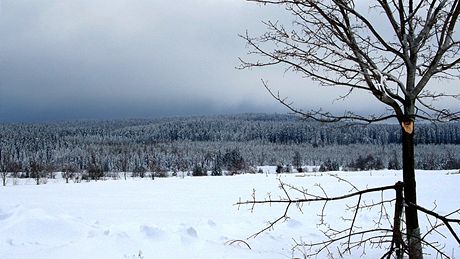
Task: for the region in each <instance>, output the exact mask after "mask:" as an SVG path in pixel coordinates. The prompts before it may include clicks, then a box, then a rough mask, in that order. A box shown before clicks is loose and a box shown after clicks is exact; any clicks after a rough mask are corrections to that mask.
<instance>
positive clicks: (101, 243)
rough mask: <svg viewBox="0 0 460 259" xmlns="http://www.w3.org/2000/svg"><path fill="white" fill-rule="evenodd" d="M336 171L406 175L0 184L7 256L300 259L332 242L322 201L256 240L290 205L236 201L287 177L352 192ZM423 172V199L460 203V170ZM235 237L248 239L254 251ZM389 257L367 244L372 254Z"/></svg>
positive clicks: (338, 207)
mask: <svg viewBox="0 0 460 259" xmlns="http://www.w3.org/2000/svg"><path fill="white" fill-rule="evenodd" d="M265 170H266V171H267V170H268V169H267V168H265ZM273 171H274V169H273ZM331 174H338V175H339V176H340V177H342V178H344V179H347V180H348V181H350V182H351V183H353V184H354V185H355V186H357V187H358V188H365V187H375V186H380V185H389V184H394V183H395V182H396V181H397V180H399V179H400V178H401V176H400V172H398V171H376V172H333V173H324V174H321V173H307V174H305V175H299V174H282V175H280V176H277V175H275V174H257V175H237V176H226V177H186V178H184V179H182V178H180V177H177V178H176V177H170V178H163V179H155V180H154V181H152V180H149V179H142V180H140V179H129V180H127V181H125V180H117V181H115V180H109V181H98V182H89V183H87V182H82V183H78V184H76V183H73V182H72V183H69V184H65V183H63V182H61V183H48V184H46V185H40V186H36V185H8V186H6V187H0V258H1V259H10V258H12V259H20V258H47V259H52V258H56V259H58V258H111V259H113V258H130V259H131V258H132V259H134V258H145V259H147V258H264V259H266V258H292V256H293V254H292V251H291V247H292V246H293V244H294V240H296V241H300V240H302V241H307V242H309V241H319V240H323V239H324V237H323V236H322V234H321V232H319V230H318V228H321V227H318V223H319V217H318V214H319V212H320V210H321V206H320V205H315V204H310V205H306V206H304V207H303V214H302V213H301V212H299V211H298V210H297V209H296V208H293V209H292V210H291V212H290V213H289V216H290V217H291V219H290V220H288V221H286V222H284V223H281V224H278V225H276V226H275V228H274V229H273V230H271V231H268V232H265V233H263V234H261V235H259V236H258V237H257V238H255V239H253V238H251V239H248V240H246V238H247V237H249V236H250V235H252V234H254V233H255V232H257V231H258V230H260V229H262V228H263V227H265V226H266V223H267V221H270V220H274V219H276V218H277V217H278V216H280V215H282V213H283V207H282V206H276V205H272V206H268V205H260V206H256V207H255V210H254V211H253V212H251V211H250V209H251V208H250V207H249V206H247V207H238V206H235V205H234V204H235V203H236V202H237V201H238V200H239V199H240V198H241V199H242V200H246V199H250V198H251V195H252V193H253V190H255V191H256V197H258V198H260V199H263V198H265V197H267V193H270V196H271V197H273V198H276V197H278V195H280V194H281V190H279V189H278V188H277V186H278V185H279V182H278V178H280V179H281V180H282V181H284V182H288V183H292V184H295V185H296V186H302V187H305V188H310V189H311V190H312V191H315V192H317V191H319V190H320V189H319V188H318V187H315V184H318V183H319V184H321V186H322V188H324V189H325V190H326V191H327V193H328V195H330V196H332V195H338V194H344V193H347V192H348V191H350V189H351V187H350V185H348V184H347V183H345V182H339V181H338V179H337V178H335V177H333V176H331ZM299 176H304V177H299ZM417 177H418V178H417V181H418V182H417V183H418V190H419V194H418V199H419V203H420V204H421V205H422V206H425V207H428V208H433V207H434V202H436V205H437V208H436V211H437V212H439V213H441V214H444V213H448V212H451V211H452V210H454V209H457V208H460V195H459V194H458V193H459V192H458V186H459V184H460V175H459V174H448V172H447V171H438V172H429V171H418V172H417ZM387 195H389V196H391V195H392V193H391V192H389V193H388V194H387ZM378 198H379V195H377V196H373V197H368V198H367V199H368V200H369V201H371V200H374V199H375V200H378ZM355 202H356V199H354V200H349V201H348V202H347V204H349V205H353V204H354V203H355ZM344 206H345V204H343V203H330V204H328V206H327V207H326V211H325V212H326V213H325V214H326V220H327V222H328V223H329V224H331V227H338V228H339V227H340V226H344V224H346V222H344V221H343V220H341V218H342V217H343V216H345V213H344V211H343V208H344ZM376 212H377V211H376ZM377 218H378V215H377V214H376V213H374V212H372V211H371V212H367V211H364V212H363V213H360V214H359V216H358V218H357V222H359V224H360V225H362V226H371V225H372V224H373V223H372V222H373V221H374V220H376V219H377ZM421 219H422V224H423V226H422V232H424V231H425V230H426V227H427V223H426V219H425V217H421ZM434 238H435V240H436V241H439V242H441V243H446V248H445V249H444V250H445V251H446V252H447V253H448V254H449V255H451V256H453V257H454V258H460V248H459V246H458V245H456V243H455V241H454V240H453V238H451V237H448V238H447V239H443V238H442V237H440V236H439V235H436V236H435V237H434ZM232 240H245V241H246V242H247V244H248V245H249V246H250V248H251V249H249V248H248V246H247V245H246V244H245V243H243V242H231V241H232ZM298 255H299V254H297V256H298ZM360 255H361V252H359V253H358V252H357V253H356V254H352V255H348V257H349V258H356V257H358V256H360ZM381 255H382V252H381V251H379V250H376V249H370V248H367V249H366V255H365V256H364V257H365V258H380V256H381ZM320 258H322V257H320ZM428 258H430V257H428Z"/></svg>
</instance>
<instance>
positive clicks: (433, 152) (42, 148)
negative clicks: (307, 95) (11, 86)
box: [0, 114, 460, 177]
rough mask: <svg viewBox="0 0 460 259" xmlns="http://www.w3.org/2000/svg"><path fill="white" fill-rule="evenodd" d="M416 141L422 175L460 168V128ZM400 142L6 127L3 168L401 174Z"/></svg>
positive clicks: (378, 129) (311, 134)
mask: <svg viewBox="0 0 460 259" xmlns="http://www.w3.org/2000/svg"><path fill="white" fill-rule="evenodd" d="M416 141H417V144H418V145H417V148H416V152H417V155H416V158H417V162H416V167H417V168H418V169H455V168H459V167H460V152H459V151H460V145H459V144H460V124H459V123H449V124H424V125H419V126H418V128H417V129H416ZM399 142H400V129H399V126H398V125H394V124H374V125H357V124H353V125H352V124H320V123H317V122H312V121H304V120H299V119H298V117H294V116H290V115H277V114H270V115H268V114H243V115H221V116H207V117H186V118H165V119H152V120H114V121H64V122H53V123H37V124H33V123H3V124H0V157H1V167H0V168H1V171H2V172H10V173H13V174H16V175H15V176H18V177H34V174H35V175H36V174H38V173H41V174H44V175H46V174H47V173H52V172H93V173H94V174H96V175H97V176H103V175H104V174H107V173H108V172H135V174H137V175H140V176H144V173H145V172H156V173H157V174H159V175H161V172H168V171H169V172H177V171H182V172H183V171H193V170H195V171H196V170H199V171H204V172H206V171H212V172H213V174H214V175H219V174H221V172H222V170H226V171H235V172H236V171H242V170H251V168H253V167H255V166H260V165H293V166H294V167H295V168H299V167H300V166H302V165H317V166H320V165H323V169H325V170H328V169H338V168H339V167H342V168H345V169H346V168H351V169H353V170H368V169H381V168H390V169H399V168H400V153H399V152H400V147H399V144H398V143H399ZM97 176H96V177H97ZM93 177H94V176H93Z"/></svg>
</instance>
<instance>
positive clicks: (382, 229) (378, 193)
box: [236, 175, 460, 259]
mask: <svg viewBox="0 0 460 259" xmlns="http://www.w3.org/2000/svg"><path fill="white" fill-rule="evenodd" d="M332 176H333V175H332ZM333 177H335V178H337V179H338V182H339V183H345V184H347V185H349V186H350V187H351V190H350V191H349V193H346V194H344V195H339V196H329V195H328V194H327V193H328V191H327V189H326V188H324V187H323V186H321V185H320V184H315V185H314V187H315V188H303V187H302V188H299V187H296V186H294V185H291V184H287V183H285V182H283V181H281V180H280V181H279V183H280V185H279V188H280V189H281V191H282V194H281V195H279V196H276V195H272V194H271V193H270V194H268V197H266V198H264V199H258V198H256V191H255V190H254V191H253V194H252V197H251V199H249V200H246V201H243V200H241V199H240V201H239V202H237V203H236V205H238V206H243V205H249V206H251V211H253V210H254V207H255V205H258V204H268V205H270V206H272V205H274V204H284V205H285V207H284V213H282V214H281V216H279V217H277V218H276V219H275V220H273V221H271V222H268V225H267V226H266V227H265V228H263V229H261V230H260V231H258V232H257V233H255V234H253V235H252V236H251V237H256V236H258V235H260V234H261V233H263V232H265V231H267V230H271V229H272V228H273V227H274V226H275V225H276V224H277V223H279V222H283V221H285V220H288V219H289V216H288V213H289V212H290V210H291V209H292V208H297V209H298V210H299V211H300V212H303V211H304V210H305V209H304V206H305V205H311V204H312V203H320V205H321V206H320V207H321V209H320V212H319V213H318V217H319V224H318V226H319V229H321V231H322V233H323V234H324V236H325V240H323V241H316V242H310V241H300V242H299V241H296V240H294V241H295V246H294V247H293V249H292V252H293V257H294V258H298V257H296V255H297V254H298V253H300V254H301V255H302V256H303V257H304V258H306V257H315V258H316V257H321V258H322V257H325V255H327V256H328V258H334V254H333V253H334V251H335V252H337V253H338V255H339V256H340V257H343V255H344V254H350V255H351V254H352V252H358V251H359V250H361V256H364V255H366V253H367V252H366V249H367V248H378V249H380V250H382V256H381V258H382V259H384V258H386V259H390V258H397V259H402V258H404V255H405V254H409V255H410V253H411V252H410V249H411V248H410V246H409V244H408V241H407V240H409V239H408V237H407V235H405V234H404V233H403V227H404V219H403V212H404V207H406V208H407V207H413V208H415V209H416V210H417V211H420V212H422V213H423V214H425V215H426V216H427V219H428V221H429V222H430V223H431V228H429V230H428V231H427V233H426V234H425V235H424V236H423V237H421V238H420V240H418V241H419V242H420V243H421V244H423V245H424V246H426V247H429V248H430V250H431V251H434V253H435V254H436V258H451V257H450V256H449V255H448V254H447V253H446V252H445V251H443V248H444V245H443V244H442V243H439V242H430V241H429V240H428V238H427V237H428V235H429V234H438V235H439V236H440V237H442V238H447V236H446V235H447V234H450V235H451V236H452V237H453V238H454V239H455V241H456V242H457V243H458V244H459V245H460V238H459V235H458V234H457V232H456V231H455V229H454V228H456V229H457V230H458V226H459V225H460V218H459V216H460V210H455V211H453V212H451V213H449V214H446V215H440V214H438V213H436V212H434V211H433V210H430V209H427V208H424V207H422V206H419V205H415V204H411V203H408V202H407V201H406V200H405V199H404V195H403V190H404V183H402V182H397V183H395V184H394V185H387V186H380V187H374V188H367V189H364V190H360V189H358V188H357V187H356V186H354V185H353V184H352V183H350V182H349V181H347V180H346V179H343V178H340V177H338V176H333ZM390 191H394V196H393V195H391V193H388V192H390ZM368 196H370V197H368ZM377 197H379V198H377ZM346 200H354V201H353V203H351V205H348V204H346V209H345V211H344V213H343V214H342V216H341V219H342V220H343V222H344V224H345V227H342V226H331V225H330V224H329V223H327V215H326V214H327V212H326V211H327V206H328V204H329V203H331V202H339V201H346ZM335 205H337V204H335ZM335 205H334V206H335ZM390 206H391V207H392V208H389V207H390ZM375 210H377V211H378V215H379V217H378V219H376V220H375V221H374V223H373V226H372V224H371V225H368V224H364V225H363V224H362V223H363V222H360V220H359V218H360V217H359V216H358V215H359V214H360V213H366V214H369V213H370V212H372V211H375ZM390 212H393V215H390ZM441 231H442V232H441ZM240 241H241V240H240ZM242 242H244V241H242ZM246 244H247V243H246ZM247 245H248V244H247ZM333 245H335V247H332V246H333ZM248 247H249V245H248ZM433 255H434V254H433ZM410 257H412V256H411V255H410Z"/></svg>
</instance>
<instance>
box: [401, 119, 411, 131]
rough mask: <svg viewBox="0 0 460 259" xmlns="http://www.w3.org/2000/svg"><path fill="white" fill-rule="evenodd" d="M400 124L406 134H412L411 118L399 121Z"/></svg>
mask: <svg viewBox="0 0 460 259" xmlns="http://www.w3.org/2000/svg"><path fill="white" fill-rule="evenodd" d="M401 126H402V128H403V129H404V131H405V132H406V133H407V134H412V133H413V132H414V121H413V120H409V121H403V122H402V123H401Z"/></svg>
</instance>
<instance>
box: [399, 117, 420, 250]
mask: <svg viewBox="0 0 460 259" xmlns="http://www.w3.org/2000/svg"><path fill="white" fill-rule="evenodd" d="M410 123H412V130H408V129H407V128H405V127H403V129H402V153H403V181H404V197H405V200H406V202H408V203H414V204H417V190H416V183H415V160H414V131H413V121H411V122H410ZM406 228H407V241H408V245H409V258H410V259H421V258H423V254H422V245H421V242H420V240H421V238H420V228H419V224H418V215H417V209H415V208H414V207H412V206H407V207H406Z"/></svg>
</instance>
